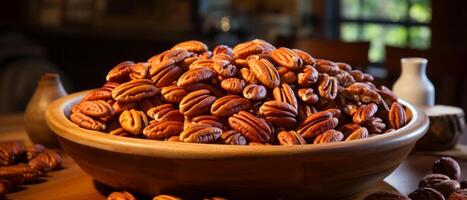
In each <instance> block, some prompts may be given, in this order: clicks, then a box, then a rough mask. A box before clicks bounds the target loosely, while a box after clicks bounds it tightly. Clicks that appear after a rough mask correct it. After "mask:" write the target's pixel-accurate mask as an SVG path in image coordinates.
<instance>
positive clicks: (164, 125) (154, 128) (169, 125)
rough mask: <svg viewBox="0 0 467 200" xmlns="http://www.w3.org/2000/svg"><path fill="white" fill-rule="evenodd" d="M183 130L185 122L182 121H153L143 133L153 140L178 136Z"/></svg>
mask: <svg viewBox="0 0 467 200" xmlns="http://www.w3.org/2000/svg"><path fill="white" fill-rule="evenodd" d="M182 131H183V122H180V121H161V122H157V121H153V122H151V123H150V124H149V125H148V126H146V127H145V128H144V129H143V135H144V136H146V138H148V139H151V140H163V139H166V138H169V137H172V136H178V135H180V133H181V132H182Z"/></svg>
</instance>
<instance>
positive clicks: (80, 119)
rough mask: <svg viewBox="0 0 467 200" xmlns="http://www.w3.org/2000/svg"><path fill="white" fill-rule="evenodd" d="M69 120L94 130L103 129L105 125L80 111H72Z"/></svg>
mask: <svg viewBox="0 0 467 200" xmlns="http://www.w3.org/2000/svg"><path fill="white" fill-rule="evenodd" d="M70 120H71V121H72V122H74V123H75V124H77V125H78V126H80V127H82V128H86V129H90V130H95V131H103V130H105V128H106V125H105V124H104V123H102V122H100V121H98V120H96V119H93V118H91V117H88V116H87V115H85V114H83V113H80V112H73V113H71V115H70Z"/></svg>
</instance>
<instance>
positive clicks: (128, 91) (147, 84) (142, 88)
mask: <svg viewBox="0 0 467 200" xmlns="http://www.w3.org/2000/svg"><path fill="white" fill-rule="evenodd" d="M159 93H160V89H159V88H157V87H156V86H154V85H153V83H152V82H151V81H149V80H147V79H139V80H131V81H128V82H126V83H123V84H121V85H119V86H117V87H116V88H115V89H114V90H112V97H113V98H114V99H115V100H116V101H118V102H131V101H139V100H141V99H143V98H148V97H152V96H154V95H156V94H159Z"/></svg>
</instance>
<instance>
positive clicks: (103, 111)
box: [77, 100, 114, 117]
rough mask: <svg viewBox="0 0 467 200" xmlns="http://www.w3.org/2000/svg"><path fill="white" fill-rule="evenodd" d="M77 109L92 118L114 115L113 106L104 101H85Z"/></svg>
mask: <svg viewBox="0 0 467 200" xmlns="http://www.w3.org/2000/svg"><path fill="white" fill-rule="evenodd" d="M77 108H78V109H79V110H80V112H82V113H83V114H85V115H87V116H90V117H111V116H112V115H113V114H114V110H113V108H112V106H111V105H110V104H109V103H107V102H105V101H102V100H97V101H83V102H81V103H79V104H78V107H77Z"/></svg>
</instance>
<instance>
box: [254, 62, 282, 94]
mask: <svg viewBox="0 0 467 200" xmlns="http://www.w3.org/2000/svg"><path fill="white" fill-rule="evenodd" d="M248 66H249V67H250V70H251V72H252V73H253V74H254V75H255V76H256V78H257V79H258V80H259V81H260V82H261V83H262V84H263V85H264V86H266V87H268V88H270V89H273V88H275V87H277V86H279V84H280V76H279V72H277V70H276V68H275V67H274V65H273V64H272V63H271V62H269V61H268V60H266V59H250V60H248Z"/></svg>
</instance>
